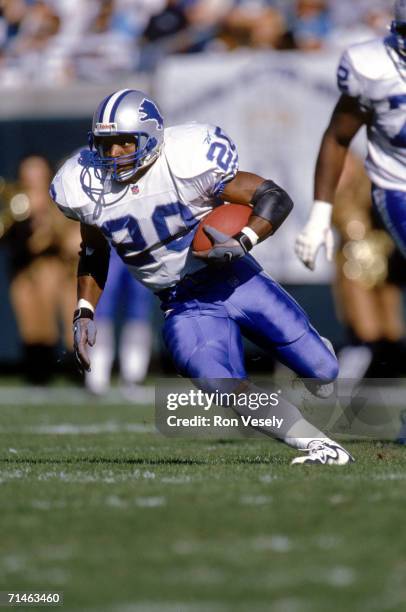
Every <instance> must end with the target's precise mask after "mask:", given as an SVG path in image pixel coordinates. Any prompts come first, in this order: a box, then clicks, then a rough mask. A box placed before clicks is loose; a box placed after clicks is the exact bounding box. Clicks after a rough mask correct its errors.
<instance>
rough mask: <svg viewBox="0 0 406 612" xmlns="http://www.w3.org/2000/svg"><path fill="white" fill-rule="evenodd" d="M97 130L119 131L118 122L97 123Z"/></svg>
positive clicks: (104, 131)
mask: <svg viewBox="0 0 406 612" xmlns="http://www.w3.org/2000/svg"><path fill="white" fill-rule="evenodd" d="M96 130H97V131H98V132H103V133H104V134H110V133H111V132H117V123H96Z"/></svg>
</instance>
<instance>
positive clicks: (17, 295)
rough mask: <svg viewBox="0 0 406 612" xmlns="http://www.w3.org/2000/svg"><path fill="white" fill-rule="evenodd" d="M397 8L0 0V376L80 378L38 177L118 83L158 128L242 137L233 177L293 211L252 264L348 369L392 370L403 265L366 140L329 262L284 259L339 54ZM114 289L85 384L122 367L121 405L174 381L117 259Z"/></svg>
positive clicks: (350, 167)
mask: <svg viewBox="0 0 406 612" xmlns="http://www.w3.org/2000/svg"><path fill="white" fill-rule="evenodd" d="M392 5H393V3H392V0H86V2H84V1H83V0H0V84H1V91H2V95H1V97H0V142H1V147H0V295H1V300H0V322H1V333H0V371H1V373H2V375H3V376H4V377H10V376H12V377H14V376H18V377H20V376H24V378H25V380H27V381H28V382H31V383H33V384H36V385H45V384H48V383H50V382H52V381H53V380H54V379H55V377H56V376H60V375H62V376H64V377H67V376H69V377H73V378H74V377H75V374H74V369H73V367H72V359H71V343H72V338H71V329H70V328H71V318H72V312H73V309H74V306H75V303H76V289H75V273H76V265H77V252H78V246H79V236H78V229H79V228H78V227H77V224H75V223H74V222H70V221H68V220H66V219H65V218H64V217H63V215H62V214H61V213H59V212H58V211H57V210H56V207H54V206H53V205H52V204H51V202H50V199H49V196H48V184H49V180H50V177H51V175H52V174H53V173H54V172H55V170H56V169H57V168H58V166H59V165H60V164H61V163H62V162H63V160H64V159H65V158H66V157H67V156H69V155H70V154H71V153H72V152H73V151H74V150H76V149H78V148H79V147H82V146H86V142H87V132H88V130H89V129H90V123H91V116H92V114H93V111H94V109H95V107H96V105H97V104H98V102H99V101H100V100H101V99H102V98H103V97H105V96H106V95H107V94H109V93H111V92H112V91H114V90H117V89H121V88H125V87H130V88H136V89H142V90H144V91H146V92H148V93H150V95H152V96H154V97H155V98H156V99H157V101H158V103H159V104H160V106H161V108H162V110H163V112H164V117H165V120H166V124H167V125H173V124H178V123H183V122H187V121H190V120H196V121H201V122H210V123H214V124H217V125H220V126H221V127H223V128H224V129H225V130H226V131H227V132H228V133H229V135H230V136H231V137H232V138H233V140H234V141H235V143H236V144H237V147H238V150H239V153H240V168H241V169H243V170H249V171H251V172H256V173H258V174H260V175H263V176H264V177H267V178H272V179H274V180H275V181H276V182H279V183H280V184H281V185H282V186H283V187H284V188H286V189H287V191H288V192H289V193H290V194H291V196H292V197H293V199H294V201H295V205H296V206H295V209H294V211H293V213H292V215H291V216H290V218H289V219H288V221H287V222H286V224H285V225H284V226H283V228H282V229H281V230H280V232H279V233H278V235H277V236H275V237H273V238H271V239H270V240H268V241H266V243H264V244H262V245H260V246H259V247H257V248H256V250H255V255H256V256H258V258H259V259H260V260H261V262H262V263H263V264H264V266H265V267H266V269H267V270H268V271H269V273H270V274H271V275H272V276H274V277H275V278H276V279H277V280H278V281H280V282H281V283H283V285H284V286H286V288H287V289H288V290H289V291H290V292H291V293H292V294H293V295H294V297H296V298H297V299H298V301H299V302H300V303H301V305H302V306H303V307H304V308H305V309H306V310H307V311H308V313H309V314H310V317H311V320H312V322H313V323H314V325H315V326H316V327H317V328H318V329H319V331H320V332H321V333H322V334H323V335H325V336H328V337H329V338H331V340H332V341H333V343H334V345H335V347H336V349H338V350H340V359H341V361H342V372H343V373H345V375H347V373H350V374H351V375H355V374H354V372H355V369H356V375H359V376H362V375H364V374H367V375H368V376H378V377H382V376H401V375H403V374H404V373H405V372H404V369H403V365H402V364H403V363H406V359H404V357H406V351H405V349H404V340H403V337H404V306H403V287H404V282H405V278H404V277H405V274H404V272H403V268H404V264H403V262H402V260H401V259H400V256H399V254H398V253H397V252H396V250H395V248H394V245H393V243H392V242H391V240H390V239H389V237H388V236H387V234H386V233H385V232H384V231H383V229H382V227H381V224H380V222H379V220H378V219H374V218H372V215H371V212H370V196H369V182H368V179H367V177H366V175H365V173H364V170H363V164H362V160H363V156H364V150H365V138H364V135H363V134H360V135H359V137H357V139H356V142H355V143H354V147H353V150H352V154H351V156H349V159H348V160H347V166H346V169H345V172H344V175H343V177H342V181H341V184H340V188H339V192H338V194H337V198H338V199H339V200H340V206H339V209H338V210H337V215H336V231H337V243H338V246H339V249H338V253H337V257H336V260H335V262H334V263H333V264H331V265H330V264H327V263H326V261H325V258H324V257H320V258H319V260H318V265H317V269H316V272H313V273H311V272H309V271H307V270H306V269H305V268H304V266H303V265H302V264H301V263H300V262H299V261H298V260H297V259H296V257H295V255H294V251H293V246H294V240H295V237H296V235H297V233H298V231H299V230H300V228H301V227H302V226H303V224H304V222H305V220H306V217H307V214H308V212H309V209H310V206H311V203H312V182H313V174H314V166H315V161H316V156H317V152H318V147H319V144H320V140H321V137H322V134H323V131H324V129H325V127H326V125H327V122H328V120H329V117H330V114H331V111H332V109H333V107H334V105H335V102H336V100H337V98H338V91H337V88H336V84H335V73H336V68H337V64H338V60H339V57H340V54H341V53H342V51H343V50H344V49H345V48H346V47H347V46H348V45H350V44H353V43H356V42H362V41H364V40H367V39H370V38H374V37H376V36H382V35H385V33H386V31H387V27H388V25H389V24H390V21H391V19H392ZM116 264H117V265H116ZM113 268H114V270H113ZM108 290H109V294H110V295H109V302H108V304H103V305H101V307H100V310H99V312H98V315H97V316H98V319H99V321H98V327H99V330H100V335H99V342H98V347H97V350H99V351H100V352H99V353H98V354H95V355H94V360H95V361H94V363H95V368H94V372H93V374H92V377H88V378H87V380H86V386H87V389H88V390H89V392H91V393H93V394H95V395H103V394H104V393H105V392H106V389H108V386H109V384H110V380H111V379H110V377H111V374H112V372H114V373H115V372H117V373H119V376H120V380H121V381H122V382H123V384H124V387H125V389H126V392H127V394H128V395H129V396H130V397H131V392H132V390H134V388H135V389H137V388H138V386H139V385H140V384H141V383H142V382H143V380H144V379H145V376H146V375H147V372H150V373H152V374H163V373H167V372H171V365H170V362H169V360H168V358H167V356H166V354H165V351H164V350H163V347H162V342H161V338H160V332H159V324H160V318H161V315H160V313H159V307H158V304H157V303H156V301H155V299H153V298H151V297H150V296H148V295H145V292H144V293H143V292H142V290H140V288H139V287H136V286H133V285H131V280H129V279H128V278H126V277H125V272H123V271H122V270H121V269H120V265H119V263H117V262H116V263H115V264H114V265H112V268H111V274H110V277H109V281H108ZM137 292H138V293H137ZM136 294H137V296H138V297H137V298H136V302H135V298H134V297H133V296H135V295H136ZM125 296H127V297H125ZM151 300H152V302H151ZM135 303H137V304H138V306H139V307H138V306H137V307H134V304H135ZM120 331H121V334H120ZM248 354H249V361H248V366H249V369H250V370H262V371H268V370H269V369H270V367H271V362H270V359H269V357H267V356H264V355H262V354H261V353H259V352H258V351H257V350H256V349H254V347H252V346H248ZM96 364H97V367H96ZM354 368H355V369H354ZM76 380H77V379H76Z"/></svg>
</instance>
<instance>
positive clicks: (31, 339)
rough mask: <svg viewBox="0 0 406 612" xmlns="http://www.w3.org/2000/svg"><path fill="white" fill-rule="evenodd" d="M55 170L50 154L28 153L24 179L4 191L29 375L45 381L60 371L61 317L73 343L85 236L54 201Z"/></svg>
mask: <svg viewBox="0 0 406 612" xmlns="http://www.w3.org/2000/svg"><path fill="white" fill-rule="evenodd" d="M51 174H52V173H51V169H50V167H49V164H48V162H47V160H46V159H44V158H43V157H39V156H30V157H27V158H25V159H24V160H23V161H22V162H21V164H20V167H19V179H18V183H17V184H15V185H9V186H8V187H7V188H5V189H3V191H2V200H3V203H4V208H3V211H2V218H1V226H0V230H1V231H0V235H2V237H3V239H4V240H5V241H6V243H7V245H8V251H9V259H10V272H11V279H10V298H11V303H12V306H13V308H14V312H15V316H16V319H17V325H18V329H19V333H20V336H21V340H22V342H23V354H24V359H23V370H24V375H25V376H26V378H27V379H28V380H29V381H30V382H32V383H45V382H47V381H48V380H49V379H50V378H51V377H52V375H53V374H54V372H55V348H56V345H57V342H58V339H59V335H60V334H59V323H60V322H61V321H62V322H63V329H64V344H65V347H66V348H67V349H68V351H71V347H72V331H71V327H72V324H71V323H72V322H71V318H72V308H73V309H74V307H75V303H76V278H75V276H76V264H77V253H78V250H79V243H80V237H79V231H78V227H77V224H76V223H74V222H73V221H72V222H70V221H68V220H67V219H65V217H64V216H63V215H61V214H59V213H58V211H57V210H55V207H54V206H52V205H51V201H50V198H49V195H48V189H49V182H50V179H51Z"/></svg>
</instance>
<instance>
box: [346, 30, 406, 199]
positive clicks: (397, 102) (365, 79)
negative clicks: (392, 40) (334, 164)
mask: <svg viewBox="0 0 406 612" xmlns="http://www.w3.org/2000/svg"><path fill="white" fill-rule="evenodd" d="M385 40H386V39H378V40H371V41H368V42H364V43H361V44H357V45H354V46H352V47H350V48H349V49H348V50H347V51H346V52H345V53H344V54H343V56H342V58H341V62H340V65H339V68H338V72H337V81H338V86H339V89H340V90H341V92H342V93H343V94H346V95H348V96H352V97H355V98H358V99H359V101H360V104H361V106H362V107H363V108H365V109H366V110H368V111H370V112H371V123H370V125H369V126H368V128H367V137H368V155H367V159H366V162H365V167H366V170H367V173H368V176H369V177H370V179H371V181H372V182H373V183H375V184H376V185H378V187H382V188H383V189H395V190H401V191H406V65H405V64H404V63H402V60H401V59H400V57H399V56H398V54H397V53H396V51H395V50H394V49H392V48H391V47H390V46H389V44H387V42H385Z"/></svg>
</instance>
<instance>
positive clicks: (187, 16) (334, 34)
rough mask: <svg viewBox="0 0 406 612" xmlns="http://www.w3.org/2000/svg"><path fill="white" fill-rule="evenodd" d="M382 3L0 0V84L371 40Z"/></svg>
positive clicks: (113, 74) (384, 17) (97, 76)
mask: <svg viewBox="0 0 406 612" xmlns="http://www.w3.org/2000/svg"><path fill="white" fill-rule="evenodd" d="M391 10H392V2H391V1H389V0H340V2H336V1H335V0H86V2H84V1H83V0H0V80H1V82H2V84H3V85H6V86H15V85H22V84H25V83H26V82H27V78H31V77H35V81H36V82H37V83H46V84H52V85H55V84H56V85H63V84H65V83H66V82H69V81H71V80H73V79H85V80H92V81H103V82H104V81H105V80H106V77H109V78H117V76H120V75H128V74H131V73H133V72H134V71H136V70H138V69H141V70H144V71H149V70H153V69H154V68H155V67H156V65H157V64H158V62H159V61H160V60H161V59H162V58H163V57H165V56H167V55H170V54H173V53H191V52H200V51H205V50H213V49H214V50H217V49H231V50H232V49H235V48H237V47H240V46H245V47H252V48H259V49H299V50H304V51H308V50H313V51H314V50H320V49H323V48H327V47H331V46H332V47H337V46H338V47H343V46H347V45H348V44H351V43H352V42H356V41H357V40H359V41H362V40H365V39H366V38H368V37H373V36H375V35H379V34H381V32H382V29H384V28H386V27H387V25H388V24H389V22H390V20H391Z"/></svg>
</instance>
